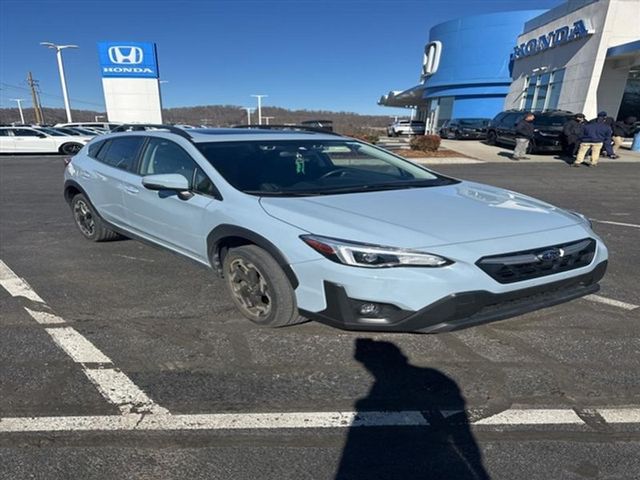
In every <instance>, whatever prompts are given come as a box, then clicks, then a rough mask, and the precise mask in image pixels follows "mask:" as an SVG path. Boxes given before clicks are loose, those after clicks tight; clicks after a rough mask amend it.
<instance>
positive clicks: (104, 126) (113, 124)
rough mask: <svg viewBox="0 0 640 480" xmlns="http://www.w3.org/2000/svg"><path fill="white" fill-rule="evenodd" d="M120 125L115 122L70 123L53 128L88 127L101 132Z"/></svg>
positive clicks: (57, 124) (56, 125) (58, 124)
mask: <svg viewBox="0 0 640 480" xmlns="http://www.w3.org/2000/svg"><path fill="white" fill-rule="evenodd" d="M120 125H122V124H121V123H116V122H71V123H56V124H55V125H54V126H55V127H90V128H99V129H101V130H106V131H110V130H113V129H114V128H116V127H118V126H120Z"/></svg>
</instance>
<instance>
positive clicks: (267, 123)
mask: <svg viewBox="0 0 640 480" xmlns="http://www.w3.org/2000/svg"><path fill="white" fill-rule="evenodd" d="M262 118H264V121H265V122H266V123H265V125H269V120H273V118H274V117H266V116H265V117H262Z"/></svg>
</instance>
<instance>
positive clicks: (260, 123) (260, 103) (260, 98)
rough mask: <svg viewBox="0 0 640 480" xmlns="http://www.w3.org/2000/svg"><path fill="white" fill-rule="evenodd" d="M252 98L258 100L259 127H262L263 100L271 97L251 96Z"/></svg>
mask: <svg viewBox="0 0 640 480" xmlns="http://www.w3.org/2000/svg"><path fill="white" fill-rule="evenodd" d="M251 96H252V97H256V98H257V99H258V125H262V98H263V97H268V96H269V95H251Z"/></svg>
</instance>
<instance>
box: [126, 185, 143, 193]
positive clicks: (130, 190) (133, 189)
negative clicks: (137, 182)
mask: <svg viewBox="0 0 640 480" xmlns="http://www.w3.org/2000/svg"><path fill="white" fill-rule="evenodd" d="M124 189H125V191H126V192H127V193H131V194H132V195H135V194H136V193H140V190H138V189H137V188H136V187H130V186H129V185H125V187H124Z"/></svg>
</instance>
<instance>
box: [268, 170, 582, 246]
mask: <svg viewBox="0 0 640 480" xmlns="http://www.w3.org/2000/svg"><path fill="white" fill-rule="evenodd" d="M260 203H261V205H262V207H263V208H264V210H265V211H266V212H267V213H268V214H269V215H271V216H272V217H275V218H277V219H279V220H281V221H283V222H286V223H288V224H290V225H294V226H296V227H298V228H300V229H302V230H305V231H307V232H309V233H313V234H316V235H323V236H327V237H334V238H340V239H344V240H351V241H358V242H364V243H373V244H378V245H386V246H394V247H404V248H423V247H432V246H438V245H450V244H454V243H465V242H474V241H481V240H488V239H494V238H504V237H509V236H516V235H523V234H528V233H533V232H541V231H545V230H554V229H557V228H564V227H568V226H571V225H576V224H578V223H581V220H580V219H579V218H578V217H576V216H575V215H572V214H570V213H568V212H566V211H564V210H562V209H559V208H557V207H554V206H552V205H549V204H547V203H544V202H541V201H539V200H535V199H533V198H530V197H527V196H525V195H521V194H518V193H515V192H511V191H508V190H503V189H500V188H495V187H490V186H487V185H482V184H477V183H471V182H460V183H457V184H454V185H447V186H441V187H428V188H412V189H403V190H386V191H380V192H366V193H353V194H341V195H325V196H314V197H300V198H295V197H262V198H261V199H260Z"/></svg>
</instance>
